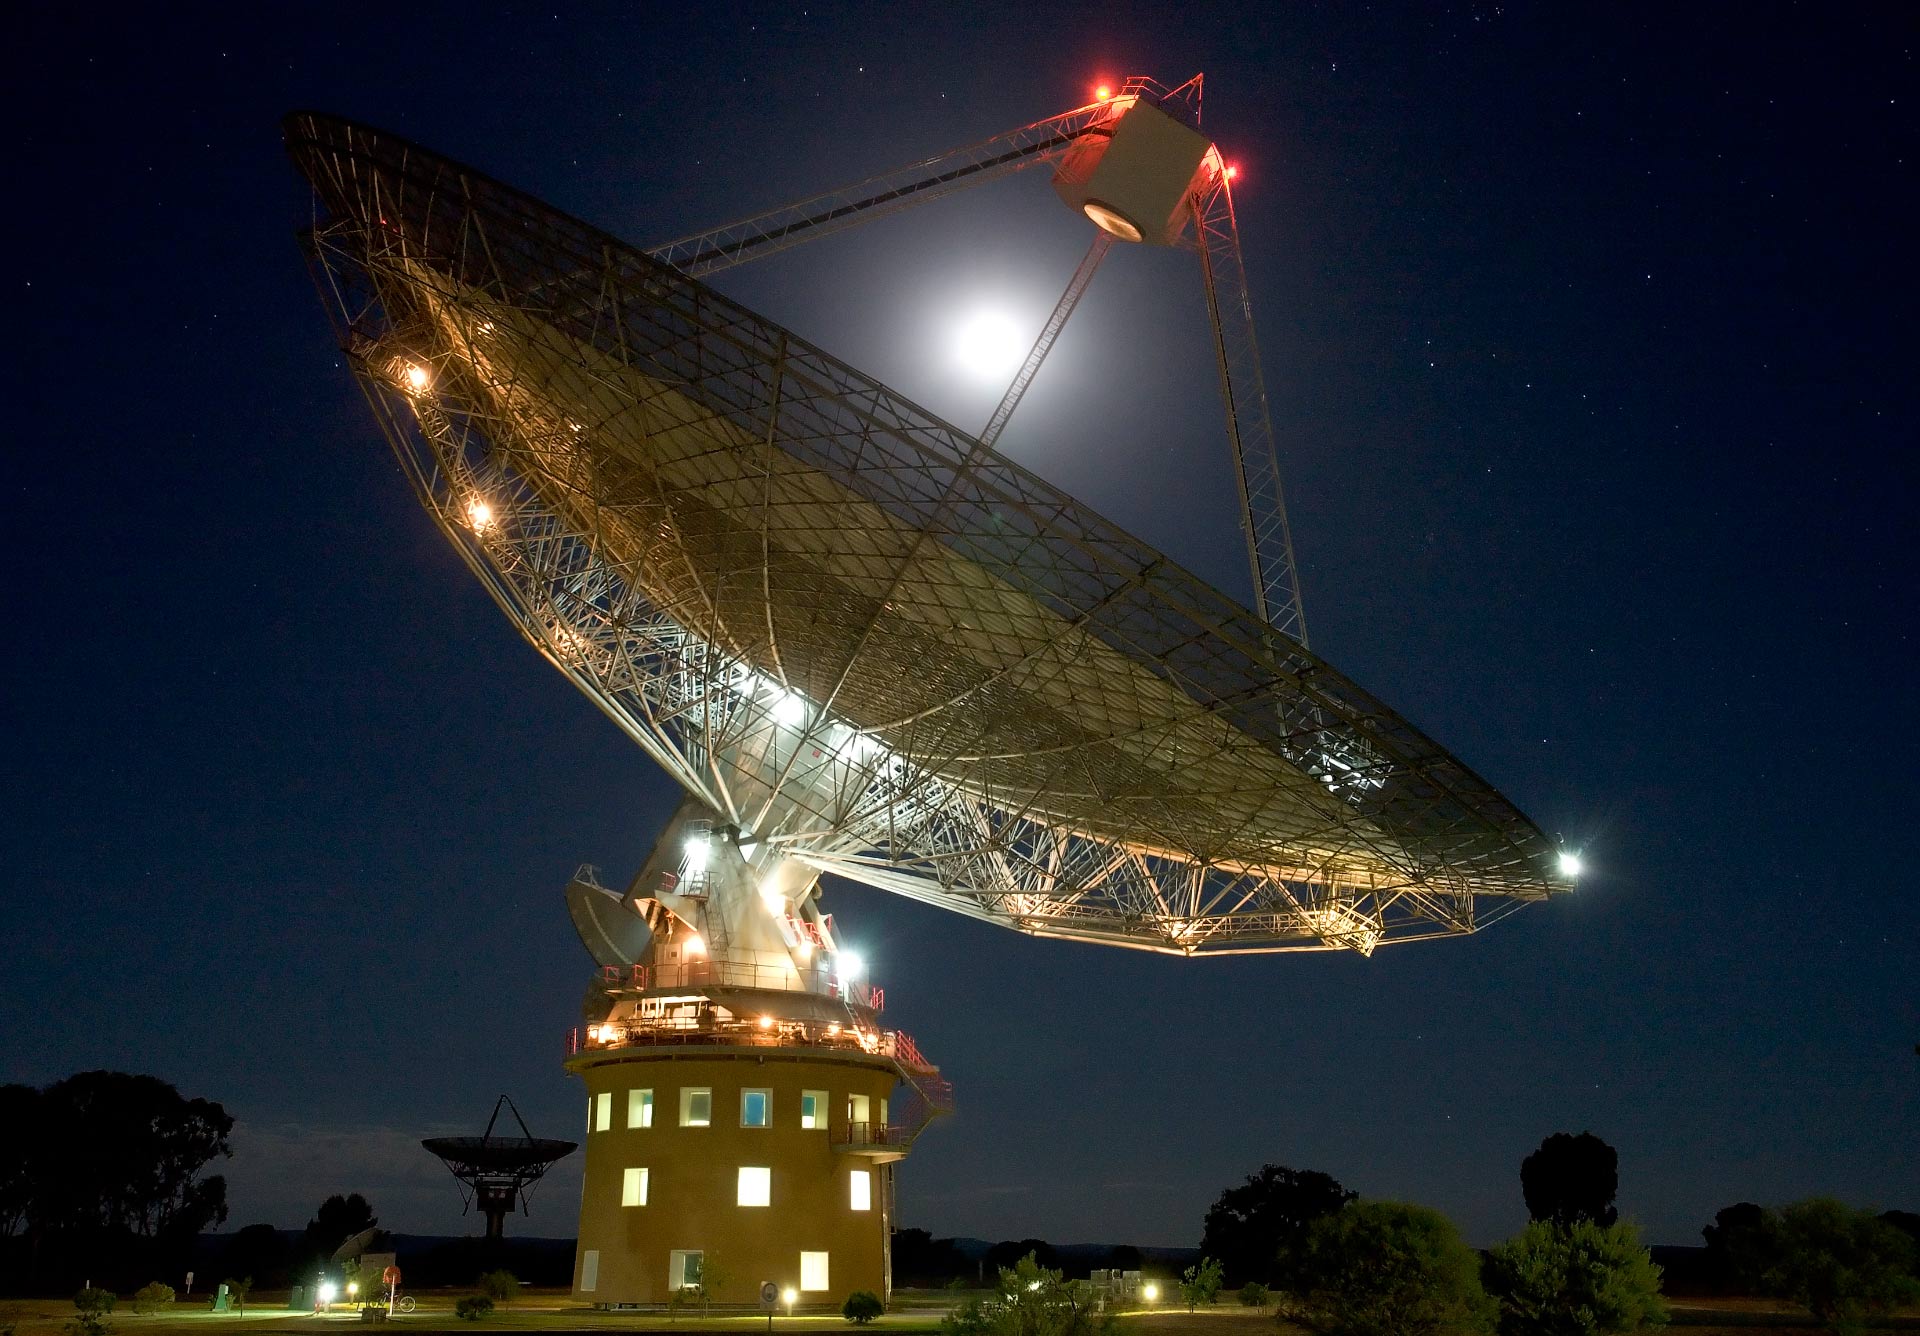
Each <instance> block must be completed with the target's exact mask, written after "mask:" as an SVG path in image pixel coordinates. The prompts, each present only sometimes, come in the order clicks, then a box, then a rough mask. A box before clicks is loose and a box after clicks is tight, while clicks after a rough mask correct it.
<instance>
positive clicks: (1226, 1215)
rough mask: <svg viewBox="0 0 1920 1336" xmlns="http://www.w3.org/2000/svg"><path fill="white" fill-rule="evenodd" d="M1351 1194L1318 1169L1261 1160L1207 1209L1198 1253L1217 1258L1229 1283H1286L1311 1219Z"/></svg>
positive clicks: (1336, 1206) (1325, 1213) (1344, 1201)
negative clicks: (1297, 1167)
mask: <svg viewBox="0 0 1920 1336" xmlns="http://www.w3.org/2000/svg"><path fill="white" fill-rule="evenodd" d="M1355 1195H1356V1194H1354V1193H1351V1192H1349V1191H1347V1190H1346V1189H1345V1188H1343V1187H1341V1186H1340V1184H1339V1182H1338V1181H1337V1180H1335V1179H1333V1178H1331V1177H1329V1176H1328V1175H1326V1174H1323V1173H1320V1172H1318V1171H1317V1170H1313V1169H1289V1168H1287V1167H1286V1166H1285V1165H1281V1164H1266V1165H1262V1166H1261V1167H1260V1172H1259V1173H1257V1174H1249V1175H1247V1181H1246V1182H1245V1183H1243V1184H1241V1185H1240V1186H1239V1187H1237V1188H1228V1189H1227V1190H1226V1191H1224V1192H1222V1193H1221V1194H1220V1197H1219V1200H1217V1201H1215V1202H1214V1204H1213V1205H1212V1206H1211V1207H1209V1208H1208V1210H1207V1220H1206V1226H1205V1229H1204V1230H1203V1232H1202V1234H1201V1237H1200V1252H1201V1255H1202V1256H1205V1257H1217V1258H1219V1259H1220V1262H1221V1264H1222V1265H1223V1266H1224V1267H1225V1268H1226V1275H1227V1283H1228V1284H1230V1285H1243V1284H1245V1283H1246V1282H1247V1281H1250V1280H1254V1281H1259V1282H1261V1283H1262V1284H1278V1285H1286V1284H1289V1283H1290V1282H1291V1280H1292V1276H1293V1268H1294V1265H1295V1262H1296V1261H1297V1259H1298V1257H1299V1256H1300V1253H1301V1250H1302V1249H1303V1248H1304V1247H1305V1245H1306V1240H1307V1232H1308V1230H1310V1229H1311V1228H1312V1227H1313V1223H1314V1221H1316V1220H1319V1219H1320V1218H1322V1217H1323V1216H1329V1215H1332V1214H1333V1213H1334V1212H1336V1211H1338V1210H1339V1209H1340V1208H1341V1207H1342V1206H1345V1205H1346V1204H1347V1203H1348V1202H1350V1201H1352V1200H1354V1197H1355Z"/></svg>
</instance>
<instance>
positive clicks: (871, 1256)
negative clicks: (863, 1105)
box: [568, 1047, 896, 1309]
mask: <svg viewBox="0 0 1920 1336" xmlns="http://www.w3.org/2000/svg"><path fill="white" fill-rule="evenodd" d="M568 1066H569V1067H570V1068H571V1069H572V1070H573V1071H574V1072H575V1073H576V1074H578V1075H579V1076H580V1077H581V1078H582V1079H583V1080H584V1081H585V1083H586V1088H587V1110H588V1114H587V1117H588V1124H587V1126H588V1131H587V1135H586V1137H585V1148H586V1163H585V1183H584V1187H583V1190H582V1196H581V1202H580V1244H579V1251H578V1254H577V1255H576V1257H575V1259H574V1297H575V1298H577V1299H579V1300H582V1301H584V1302H587V1303H595V1304H663V1303H665V1302H667V1300H668V1298H669V1296H670V1290H669V1279H670V1268H671V1266H672V1261H673V1253H674V1252H675V1251H676V1250H682V1251H698V1252H700V1253H702V1254H703V1256H702V1259H701V1264H702V1271H703V1275H704V1274H705V1273H706V1271H707V1268H708V1266H710V1265H711V1264H713V1263H717V1264H718V1266H719V1268H720V1270H721V1273H722V1274H721V1275H720V1277H719V1283H718V1284H717V1285H712V1286H711V1288H712V1299H713V1302H715V1303H719V1304H749V1303H757V1302H758V1299H759V1287H760V1284H761V1282H763V1281H772V1282H774V1284H776V1285H778V1286H780V1287H781V1288H782V1289H785V1288H787V1287H793V1288H794V1289H800V1288H801V1283H802V1274H801V1265H802V1262H801V1254H802V1253H803V1252H806V1253H826V1254H827V1262H826V1265H827V1281H826V1285H825V1287H824V1289H809V1290H806V1291H804V1292H802V1293H801V1294H800V1297H799V1302H798V1304H797V1305H796V1306H797V1307H810V1306H825V1305H829V1304H830V1305H831V1306H832V1307H834V1308H836V1309H837V1308H838V1307H839V1305H840V1304H841V1303H842V1302H843V1301H844V1300H845V1298H846V1296H847V1295H848V1294H850V1293H851V1292H852V1291H854V1290H871V1291H873V1292H874V1293H875V1294H878V1295H881V1296H882V1297H884V1296H885V1295H886V1293H887V1288H888V1275H887V1240H888V1229H889V1227H890V1225H891V1221H890V1220H889V1219H888V1218H887V1211H888V1209H889V1207H890V1205H891V1202H890V1200H889V1198H890V1196H891V1194H890V1193H889V1192H888V1191H887V1185H886V1175H887V1174H888V1173H889V1172H890V1169H889V1167H888V1166H886V1165H882V1164H878V1163H876V1162H875V1161H874V1160H873V1159H872V1158H870V1157H868V1156H865V1155H858V1154H851V1153H848V1152H845V1151H835V1150H834V1149H833V1143H834V1141H835V1140H836V1139H844V1137H845V1131H846V1126H847V1122H848V1117H849V1107H848V1105H849V1099H848V1097H849V1096H850V1095H858V1096H863V1097H865V1099H866V1100H867V1115H866V1116H867V1117H868V1118H869V1119H871V1120H873V1121H875V1122H878V1121H880V1120H881V1119H883V1118H884V1116H885V1114H884V1113H883V1108H884V1105H883V1101H884V1100H885V1099H887V1097H888V1095H889V1093H890V1092H891V1090H892V1089H893V1086H894V1084H895V1080H896V1076H895V1073H894V1071H893V1069H892V1067H891V1066H890V1065H887V1064H885V1063H876V1062H872V1061H867V1060H861V1059H859V1058H857V1057H848V1056H843V1055H833V1054H827V1053H823V1052H819V1051H810V1050H797V1051H796V1050H781V1049H775V1048H768V1049H731V1050H713V1049H699V1050H692V1051H688V1050H662V1049H658V1048H651V1049H650V1048H645V1047H639V1048H631V1049H610V1050H602V1051H597V1052H593V1053H590V1054H588V1053H583V1054H581V1055H579V1056H578V1057H576V1058H574V1059H573V1060H572V1061H570V1062H569V1064H568ZM635 1090H651V1091H652V1092H653V1104H652V1109H653V1112H652V1124H653V1125H652V1126H651V1127H644V1128H640V1127H629V1126H628V1125H627V1124H628V1112H629V1106H630V1092H632V1091H635ZM689 1090H707V1091H709V1092H710V1097H711V1109H710V1118H709V1124H708V1125H707V1126H705V1127H697V1126H682V1121H681V1112H682V1092H684V1091H689ZM748 1090H762V1091H765V1092H767V1098H768V1121H769V1125H768V1126H766V1127H747V1126H742V1125H741V1123H742V1092H744V1091H748ZM806 1091H823V1092H825V1093H826V1100H825V1104H826V1109H825V1114H826V1120H827V1124H828V1125H827V1126H825V1127H820V1128H816V1129H811V1130H810V1129H807V1128H804V1127H802V1125H801V1107H802V1096H803V1094H804V1092H806ZM602 1096H605V1097H606V1104H605V1108H606V1110H607V1115H608V1116H607V1119H606V1121H607V1126H606V1127H605V1129H604V1130H602V1129H600V1127H599V1113H600V1109H601V1107H602V1106H601V1103H600V1100H601V1097H602ZM856 1113H857V1110H856ZM742 1168H750V1169H765V1170H766V1171H767V1192H768V1204H767V1205H766V1206H742V1205H739V1204H738V1193H739V1188H740V1172H739V1171H740V1170H741V1169H742ZM634 1169H644V1170H645V1171H646V1181H645V1193H646V1203H645V1204H644V1205H628V1204H623V1197H625V1198H630V1196H631V1194H632V1191H633V1187H634V1183H633V1180H632V1178H631V1177H630V1175H629V1174H628V1171H629V1170H634ZM856 1171H865V1172H866V1173H867V1174H868V1175H869V1178H868V1182H867V1186H868V1200H869V1206H868V1209H866V1210H856V1209H854V1206H853V1199H854V1191H855V1188H854V1174H855V1172H856ZM816 1279H817V1278H816ZM709 1283H710V1282H709Z"/></svg>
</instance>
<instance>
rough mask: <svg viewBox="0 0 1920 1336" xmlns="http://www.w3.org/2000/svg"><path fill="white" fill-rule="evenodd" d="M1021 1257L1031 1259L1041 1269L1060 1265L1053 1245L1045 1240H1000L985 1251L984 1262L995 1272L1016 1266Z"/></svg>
mask: <svg viewBox="0 0 1920 1336" xmlns="http://www.w3.org/2000/svg"><path fill="white" fill-rule="evenodd" d="M1023 1257H1031V1258H1033V1260H1034V1262H1035V1263H1036V1264H1037V1265H1039V1266H1042V1267H1049V1266H1058V1265H1059V1264H1060V1258H1059V1255H1058V1254H1057V1253H1055V1252H1054V1250H1053V1245H1052V1244H1051V1243H1048V1242H1047V1241H1046V1240H1045V1239H1020V1240H1018V1241H1016V1240H1014V1239H1002V1240H1001V1241H1000V1242H998V1243H996V1244H994V1245H993V1246H992V1247H991V1248H989V1249H987V1259H986V1260H987V1265H988V1266H990V1267H993V1268H994V1269H995V1270H997V1271H1004V1270H1006V1269H1007V1268H1008V1267H1010V1266H1018V1265H1019V1263H1020V1259H1021V1258H1023Z"/></svg>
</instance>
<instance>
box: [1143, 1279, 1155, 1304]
mask: <svg viewBox="0 0 1920 1336" xmlns="http://www.w3.org/2000/svg"><path fill="white" fill-rule="evenodd" d="M1140 1297H1141V1298H1142V1299H1145V1300H1146V1301H1147V1302H1148V1303H1152V1302H1153V1301H1154V1300H1155V1299H1158V1298H1159V1297H1160V1287H1159V1286H1158V1285H1151V1284H1149V1285H1142V1286H1141V1287H1140Z"/></svg>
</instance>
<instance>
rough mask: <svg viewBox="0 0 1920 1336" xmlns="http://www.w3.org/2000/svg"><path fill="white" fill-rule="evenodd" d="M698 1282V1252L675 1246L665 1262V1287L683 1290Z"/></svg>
mask: <svg viewBox="0 0 1920 1336" xmlns="http://www.w3.org/2000/svg"><path fill="white" fill-rule="evenodd" d="M699 1283H700V1254H699V1253H698V1252H697V1251H686V1250H683V1249H679V1248H676V1249H674V1251H673V1255H672V1257H671V1258H670V1259H669V1260H668V1262H667V1289H668V1290H684V1289H686V1288H687V1287H688V1286H689V1285H698V1284H699Z"/></svg>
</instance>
